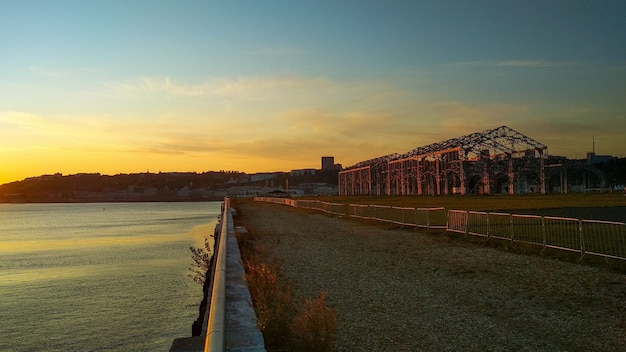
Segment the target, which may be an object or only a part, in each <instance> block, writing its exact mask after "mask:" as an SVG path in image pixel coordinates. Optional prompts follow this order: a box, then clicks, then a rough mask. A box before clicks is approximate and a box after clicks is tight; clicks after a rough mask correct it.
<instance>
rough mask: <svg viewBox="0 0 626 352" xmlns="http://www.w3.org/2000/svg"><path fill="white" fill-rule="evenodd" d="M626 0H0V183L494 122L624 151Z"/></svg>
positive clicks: (264, 161)
mask: <svg viewBox="0 0 626 352" xmlns="http://www.w3.org/2000/svg"><path fill="white" fill-rule="evenodd" d="M624 18H626V2H624V1H621V0H607V1H599V2H591V1H582V0H572V1H546V2H519V1H482V0H480V1H473V2H467V1H458V0H456V1H452V0H450V1H437V2H435V1H432V2H421V1H385V2H383V1H367V0H365V1H321V2H312V3H304V2H297V1H296V2H294V1H267V2H258V1H236V2H226V1H224V2H219V1H202V0H184V1H177V2H166V1H162V2H161V1H148V0H131V1H121V0H111V1H70V0H49V1H43V0H19V1H18V0H8V1H3V2H2V4H0V43H2V55H0V184H2V183H6V182H10V181H16V180H21V179H24V178H26V177H31V176H38V175H42V174H54V173H57V172H60V173H63V174H75V173H83V172H87V173H89V172H99V173H102V174H117V173H136V172H145V171H147V170H150V172H159V171H162V172H169V171H191V172H203V171H210V170H236V171H242V172H246V173H256V172H272V171H289V170H292V169H304V168H311V167H314V168H317V167H319V162H320V156H322V155H329V156H331V155H332V156H334V158H335V162H336V163H341V164H342V165H344V166H350V165H352V164H354V163H356V162H359V161H362V160H366V159H370V158H374V157H378V156H381V155H385V154H389V153H403V152H406V151H409V150H411V149H413V148H416V147H419V146H424V145H427V144H430V143H435V142H439V141H443V140H447V139H450V138H454V137H458V136H462V135H466V134H469V133H472V132H477V131H483V130H486V129H490V128H496V127H498V126H502V125H506V126H509V127H511V128H513V129H514V130H517V131H519V132H521V133H523V134H525V135H528V136H530V137H532V138H533V139H536V140H537V141H539V142H541V143H543V144H545V145H547V146H548V153H549V154H551V155H562V156H567V157H569V158H584V157H585V155H586V153H587V152H590V151H592V148H593V147H594V145H593V144H594V139H595V151H596V153H597V154H600V155H614V156H617V157H624V156H626V141H625V140H626V138H625V136H626V99H624V97H625V96H626V45H624V33H626V23H625V21H624V20H623V19H624Z"/></svg>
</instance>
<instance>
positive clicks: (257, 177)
mask: <svg viewBox="0 0 626 352" xmlns="http://www.w3.org/2000/svg"><path fill="white" fill-rule="evenodd" d="M279 174H281V173H277V172H261V173H256V174H252V175H250V182H258V181H265V180H272V179H275V178H276V177H277V176H278V175H279Z"/></svg>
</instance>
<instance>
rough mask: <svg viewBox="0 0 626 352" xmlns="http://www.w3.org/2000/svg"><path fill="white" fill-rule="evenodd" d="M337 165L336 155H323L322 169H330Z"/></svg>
mask: <svg viewBox="0 0 626 352" xmlns="http://www.w3.org/2000/svg"><path fill="white" fill-rule="evenodd" d="M333 167H335V157H334V156H323V157H322V170H328V169H332V168H333Z"/></svg>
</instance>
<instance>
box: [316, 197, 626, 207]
mask: <svg viewBox="0 0 626 352" xmlns="http://www.w3.org/2000/svg"><path fill="white" fill-rule="evenodd" d="M311 199H316V200H321V201H326V202H332V203H342V204H378V205H390V206H398V207H411V208H437V207H443V208H446V209H456V210H474V211H506V210H510V209H550V208H600V207H622V206H626V196H625V195H624V194H622V193H591V194H582V193H576V194H549V195H542V194H529V195H491V196H482V195H480V196H479V195H465V196H436V197H435V196H341V197H317V198H311Z"/></svg>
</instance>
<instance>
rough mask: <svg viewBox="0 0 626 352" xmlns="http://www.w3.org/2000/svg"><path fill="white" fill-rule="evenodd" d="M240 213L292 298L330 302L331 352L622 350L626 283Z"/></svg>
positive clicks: (414, 236) (607, 274)
mask: <svg viewBox="0 0 626 352" xmlns="http://www.w3.org/2000/svg"><path fill="white" fill-rule="evenodd" d="M237 207H238V213H239V218H238V219H237V220H236V222H237V223H238V224H245V225H247V226H250V227H251V228H253V230H254V232H255V233H256V234H257V235H258V236H259V238H260V239H259V240H258V244H259V245H262V246H263V247H265V248H266V249H267V250H268V251H269V252H270V254H271V256H274V257H276V258H279V259H280V260H281V261H282V270H283V274H284V276H285V278H286V279H287V280H289V281H290V282H291V283H292V284H293V286H294V290H295V294H296V295H297V296H299V297H313V296H315V295H317V294H319V293H320V291H322V290H323V291H325V292H326V293H327V302H328V304H329V305H330V306H331V307H332V308H333V309H335V310H336V312H337V319H338V332H337V350H338V351H626V276H625V275H622V274H619V273H615V272H611V271H609V270H606V269H604V268H602V267H598V266H586V265H581V264H576V263H570V262H563V261H558V260H554V259H545V258H541V257H539V256H536V255H535V256H532V255H521V254H515V253H511V252H507V251H503V250H499V249H495V248H490V247H484V246H480V245H477V244H474V243H468V242H464V241H461V240H458V239H453V238H451V237H450V236H448V235H447V234H445V233H438V234H434V233H426V232H424V231H422V230H414V229H405V228H398V227H393V226H388V225H379V224H372V223H364V222H361V221H356V220H353V219H344V218H342V217H333V216H328V215H324V214H321V213H317V212H313V211H306V210H302V209H294V208H290V207H288V206H283V205H275V204H267V203H254V202H243V203H241V204H239V205H238V206H237Z"/></svg>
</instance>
